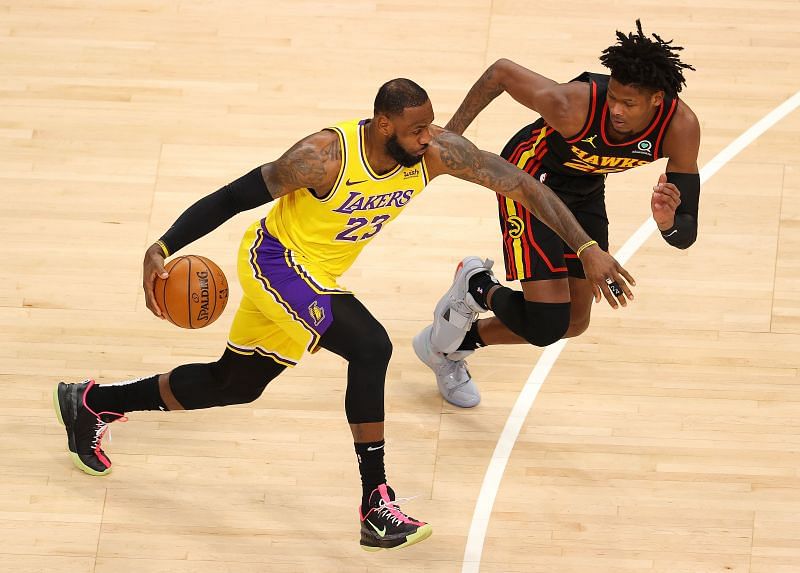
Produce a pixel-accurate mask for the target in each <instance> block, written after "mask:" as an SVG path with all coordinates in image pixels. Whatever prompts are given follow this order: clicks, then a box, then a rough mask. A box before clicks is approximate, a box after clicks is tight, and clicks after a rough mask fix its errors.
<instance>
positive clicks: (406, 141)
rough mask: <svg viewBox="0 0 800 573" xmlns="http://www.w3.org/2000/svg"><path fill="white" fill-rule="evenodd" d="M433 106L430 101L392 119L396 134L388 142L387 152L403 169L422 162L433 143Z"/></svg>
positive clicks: (405, 110) (408, 108)
mask: <svg viewBox="0 0 800 573" xmlns="http://www.w3.org/2000/svg"><path fill="white" fill-rule="evenodd" d="M432 123H433V106H432V105H431V102H430V101H426V102H425V103H424V104H422V105H421V106H418V107H407V108H406V109H404V110H403V113H402V114H401V115H398V116H395V117H393V118H392V125H393V127H394V133H393V134H392V135H391V136H389V139H388V140H387V141H386V152H387V153H388V154H389V155H391V157H392V159H394V160H395V161H397V162H398V163H399V164H400V165H402V166H403V167H412V166H414V165H416V164H417V163H419V162H420V161H421V160H422V156H423V155H424V154H425V151H427V149H428V145H429V144H430V142H431V139H432V136H431V130H430V127H431V124H432Z"/></svg>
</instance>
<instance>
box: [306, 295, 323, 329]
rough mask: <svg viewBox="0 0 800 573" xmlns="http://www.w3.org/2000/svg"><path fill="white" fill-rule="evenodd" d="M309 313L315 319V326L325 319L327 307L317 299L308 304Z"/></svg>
mask: <svg viewBox="0 0 800 573" xmlns="http://www.w3.org/2000/svg"><path fill="white" fill-rule="evenodd" d="M308 314H310V315H311V320H313V321H314V326H319V325H320V323H321V322H322V321H323V320H325V309H324V308H322V307H321V306H320V305H319V303H318V302H317V301H314V302H312V303H311V304H310V305H308Z"/></svg>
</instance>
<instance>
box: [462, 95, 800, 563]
mask: <svg viewBox="0 0 800 573" xmlns="http://www.w3.org/2000/svg"><path fill="white" fill-rule="evenodd" d="M798 106H800V91H798V92H797V93H795V94H794V95H793V96H792V97H790V98H789V99H788V100H786V101H785V102H783V103H782V104H781V105H779V106H778V107H776V108H775V109H774V110H772V111H771V112H769V113H768V114H767V115H765V116H764V117H763V118H761V119H760V120H759V121H757V122H756V123H755V124H753V126H752V127H750V128H749V129H748V130H747V131H745V132H744V133H742V135H740V136H739V137H737V138H736V139H735V140H733V142H731V143H730V144H728V146H727V147H725V149H723V150H722V151H720V152H719V153H718V154H717V155H716V156H715V157H714V158H713V159H712V160H711V161H709V162H708V163H707V164H706V165H705V166H703V168H702V169H701V170H700V182H701V184H702V183H705V182H706V181H708V180H709V179H711V177H713V176H714V174H715V173H717V171H719V170H720V169H722V167H723V166H724V165H725V164H727V163H728V162H729V161H731V160H732V159H733V158H734V157H736V156H737V155H738V154H739V153H740V152H741V151H742V150H743V149H745V148H746V147H747V146H748V145H750V144H752V143H753V142H754V141H755V140H756V139H758V138H759V137H760V136H761V135H763V134H764V133H765V132H766V131H767V130H768V129H770V128H771V127H772V126H774V125H775V124H776V123H778V122H779V121H781V120H782V119H783V118H784V117H786V116H787V115H789V114H790V113H791V112H793V111H794V110H795V109H797V107H798ZM656 229H657V227H656V223H655V221H653V218H652V217H650V218H648V219H647V221H645V222H644V223H642V225H641V226H640V227H639V228H638V229H637V230H636V231H635V232H634V233H633V234H632V235H631V236H630V237H629V238H628V240H627V241H625V244H624V245H622V247H621V248H620V249H619V250H618V251H617V252H616V253H615V255H614V256H615V257H616V259H617V260H618V261H619V263H620V264H621V265H623V266H624V265H625V264H626V263H627V262H628V260H629V259H630V258H631V257H632V256H633V255H634V254H635V253H636V251H638V250H639V248H641V246H642V245H643V244H644V242H645V241H646V240H647V239H648V238H650V235H652V234H653V232H654V231H655V230H656ZM567 340H568V339H562V340H559V341H558V342H556V343H555V344H551V345H550V346H548V347H547V348H545V350H544V352H543V353H542V355H541V356H540V357H539V360H538V362H537V363H536V366H535V367H534V368H533V371H532V372H531V374H530V376H528V380H527V382H525V386H524V387H523V388H522V391H521V392H520V394H519V396H518V397H517V401H516V402H515V403H514V407H513V408H512V409H511V413H510V414H509V415H508V419H507V420H506V423H505V426H504V427H503V431H502V432H501V434H500V437H499V438H498V440H497V445H496V446H495V448H494V452H493V453H492V459H491V460H490V461H489V467H488V468H486V473H485V474H484V476H483V483H482V484H481V490H480V492H479V493H478V499H477V501H476V502H475V511H474V512H473V514H472V523H471V524H470V528H469V535H468V536H467V544H466V547H465V548H464V562H463V564H462V568H461V572H462V573H478V571H480V566H481V554H482V553H483V544H484V541H485V539H486V530H487V529H488V528H489V519H490V518H491V515H492V508H493V507H494V501H495V498H496V497H497V491H498V489H499V488H500V482H501V481H502V479H503V474H504V473H505V470H506V465H507V464H508V460H509V458H510V457H511V451H512V450H513V448H514V444H515V443H516V441H517V437H518V436H519V432H520V430H521V429H522V425H523V424H524V423H525V418H527V416H528V413H529V412H530V410H531V407H532V406H533V403H534V401H535V400H536V396H537V395H538V394H539V390H540V389H541V388H542V384H544V381H545V379H546V378H547V375H548V374H549V373H550V370H551V369H552V367H553V365H554V364H555V362H556V360H557V359H558V356H559V355H560V354H561V351H562V350H564V347H565V346H566V345H567Z"/></svg>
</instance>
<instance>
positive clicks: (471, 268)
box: [431, 257, 494, 354]
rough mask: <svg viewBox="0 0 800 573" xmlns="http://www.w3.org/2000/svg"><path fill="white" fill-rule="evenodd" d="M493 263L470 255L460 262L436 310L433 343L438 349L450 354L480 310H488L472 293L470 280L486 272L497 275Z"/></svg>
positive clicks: (462, 338)
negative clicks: (470, 291) (493, 269)
mask: <svg viewBox="0 0 800 573" xmlns="http://www.w3.org/2000/svg"><path fill="white" fill-rule="evenodd" d="M493 265H494V261H493V260H492V259H486V260H481V259H480V257H466V258H465V259H464V260H462V261H461V262H460V263H458V267H456V273H455V276H454V277H453V284H452V285H451V286H450V288H449V289H448V291H447V292H446V293H444V296H443V297H442V298H440V299H439V302H437V303H436V307H435V308H434V310H433V329H432V331H431V342H432V344H433V348H434V349H435V350H436V351H437V352H443V353H445V354H447V353H449V352H453V351H455V350H456V349H457V348H458V347H459V345H460V344H461V342H462V341H463V340H464V336H465V335H466V334H467V332H468V331H469V329H470V327H471V326H472V323H473V322H475V320H476V319H477V318H478V313H480V312H486V310H487V309H485V308H483V307H482V306H481V305H479V304H478V303H477V302H476V301H475V299H474V298H473V297H472V295H471V294H470V293H469V279H470V278H472V277H473V276H474V275H476V274H478V273H482V272H488V273H489V274H490V275H492V276H494V274H493V273H492V270H491V269H492V266H493Z"/></svg>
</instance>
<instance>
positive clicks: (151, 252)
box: [142, 243, 169, 320]
mask: <svg viewBox="0 0 800 573" xmlns="http://www.w3.org/2000/svg"><path fill="white" fill-rule="evenodd" d="M142 265H143V269H142V287H143V288H144V298H145V303H146V304H147V308H148V309H150V312H152V313H153V314H155V315H156V316H157V317H159V318H161V319H162V320H166V317H165V316H164V315H163V314H162V312H161V309H160V308H158V305H157V304H156V296H155V293H154V291H153V289H154V287H155V283H156V277H161V278H162V279H166V278H167V277H168V276H169V274H167V271H166V270H165V269H164V251H162V250H161V247H160V246H159V244H158V243H153V244H152V245H150V247H149V248H148V249H147V250H146V251H145V253H144V262H143V263H142Z"/></svg>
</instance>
